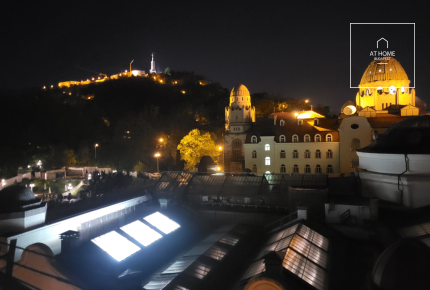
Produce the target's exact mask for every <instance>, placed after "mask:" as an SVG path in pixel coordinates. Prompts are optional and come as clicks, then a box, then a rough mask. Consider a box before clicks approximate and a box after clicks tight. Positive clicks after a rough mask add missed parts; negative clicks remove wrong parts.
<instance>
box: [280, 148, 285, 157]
mask: <svg viewBox="0 0 430 290" xmlns="http://www.w3.org/2000/svg"><path fill="white" fill-rule="evenodd" d="M281 158H285V150H281Z"/></svg>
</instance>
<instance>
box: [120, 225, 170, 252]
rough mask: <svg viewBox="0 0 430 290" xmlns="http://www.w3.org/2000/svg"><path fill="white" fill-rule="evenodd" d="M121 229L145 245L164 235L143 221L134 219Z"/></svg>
mask: <svg viewBox="0 0 430 290" xmlns="http://www.w3.org/2000/svg"><path fill="white" fill-rule="evenodd" d="M120 229H121V230H123V231H124V232H125V233H126V234H128V235H129V236H131V237H132V238H134V239H135V240H136V241H138V242H139V243H141V244H142V245H144V246H145V247H147V246H149V245H150V244H152V243H153V242H155V241H156V240H159V239H161V238H162V237H163V236H162V235H160V234H159V233H157V232H156V231H154V230H153V229H151V228H150V227H148V226H147V225H145V224H144V223H142V222H141V221H134V222H132V223H129V224H128V225H125V226H123V227H121V228H120Z"/></svg>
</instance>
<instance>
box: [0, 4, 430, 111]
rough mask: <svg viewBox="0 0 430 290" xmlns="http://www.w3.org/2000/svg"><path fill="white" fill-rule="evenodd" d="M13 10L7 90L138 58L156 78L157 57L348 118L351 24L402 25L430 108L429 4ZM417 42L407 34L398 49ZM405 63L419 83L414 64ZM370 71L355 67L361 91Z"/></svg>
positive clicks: (8, 8) (163, 63)
mask: <svg viewBox="0 0 430 290" xmlns="http://www.w3.org/2000/svg"><path fill="white" fill-rule="evenodd" d="M10 2H11V3H9V4H7V5H5V6H4V4H3V7H2V12H0V13H1V19H2V29H1V34H2V35H1V42H2V44H1V47H2V49H1V50H2V57H1V68H2V69H1V82H0V87H1V88H2V89H5V88H6V89H11V88H12V89H21V88H27V87H31V86H40V87H42V86H43V85H51V84H54V85H57V84H58V82H60V81H68V80H81V79H86V78H88V77H90V76H93V75H96V74H93V73H90V72H87V71H84V70H80V69H77V68H76V67H83V68H87V69H89V70H93V71H96V72H102V73H106V74H108V75H111V74H115V73H119V72H120V71H121V70H122V71H124V70H126V69H127V70H128V69H129V62H130V61H131V60H132V59H134V63H133V69H142V70H145V71H147V72H148V71H149V68H150V59H151V53H152V52H154V53H155V60H156V68H157V70H163V71H164V69H165V68H166V67H170V68H171V69H173V70H189V71H194V72H196V73H198V74H203V75H205V76H206V77H207V78H209V79H210V80H212V81H215V82H219V83H220V84H221V85H222V86H224V87H226V88H228V89H231V88H232V87H233V86H234V85H235V84H236V83H243V84H245V85H246V86H247V87H248V89H249V90H250V92H251V93H256V92H263V91H266V92H268V93H270V94H274V93H276V94H279V95H281V96H284V97H288V98H309V99H310V100H311V102H312V103H313V104H317V103H322V104H326V105H329V106H331V107H332V110H334V111H339V110H340V107H341V106H342V104H343V103H345V102H346V101H348V100H353V101H355V94H356V92H357V89H350V88H349V86H350V84H349V74H350V72H349V38H350V33H349V29H350V23H351V22H352V23H354V22H355V23H365V22H395V23H416V73H415V80H416V84H415V86H416V87H417V89H416V91H417V95H418V96H419V97H421V98H422V99H423V100H425V101H426V102H427V103H429V104H430V94H429V93H428V90H427V89H426V87H428V86H429V83H430V82H429V76H430V69H429V63H430V58H429V53H428V52H429V51H430V47H429V46H430V22H429V21H430V20H429V11H430V4H426V3H428V1H277V2H274V1H273V2H272V1H259V2H256V3H254V2H251V1H244V2H239V1H228V2H223V1H195V2H192V1H175V2H169V1H135V2H132V1H84V2H80V1H55V2H49V1H32V2H23V1H13V2H12V1H10ZM29 3H30V4H29ZM328 3H330V4H328ZM390 33H391V35H396V31H395V30H394V31H391V32H390ZM398 33H401V32H398ZM397 36H398V35H397ZM369 37H370V36H369ZM372 37H376V35H375V36H372ZM381 37H382V36H381ZM411 39H413V38H411V35H410V34H408V35H405V40H404V41H400V42H399V43H398V45H397V50H399V51H401V50H407V49H409V48H410V47H411V46H413V43H411V42H412V41H410V40H411ZM371 42H372V43H373V40H372V41H371ZM397 60H398V61H400V63H401V64H402V65H403V67H404V68H405V69H406V73H407V74H408V76H409V78H410V79H411V78H412V76H413V72H412V71H411V70H412V69H413V61H412V60H411V59H410V57H409V58H408V57H403V56H399V57H398V58H397ZM369 63H370V58H365V57H362V58H360V57H357V58H355V59H353V68H354V71H353V72H352V85H353V86H357V85H358V83H359V82H360V78H361V76H362V74H363V72H364V70H365V69H366V68H367V66H368V65H369ZM412 85H413V84H412ZM227 103H228V100H227V101H226V105H227Z"/></svg>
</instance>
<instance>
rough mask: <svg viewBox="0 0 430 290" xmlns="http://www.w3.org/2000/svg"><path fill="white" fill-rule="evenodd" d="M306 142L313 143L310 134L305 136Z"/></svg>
mask: <svg viewBox="0 0 430 290" xmlns="http://www.w3.org/2000/svg"><path fill="white" fill-rule="evenodd" d="M305 142H311V136H309V135H308V134H306V135H305Z"/></svg>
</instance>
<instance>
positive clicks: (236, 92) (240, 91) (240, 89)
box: [230, 84, 250, 97]
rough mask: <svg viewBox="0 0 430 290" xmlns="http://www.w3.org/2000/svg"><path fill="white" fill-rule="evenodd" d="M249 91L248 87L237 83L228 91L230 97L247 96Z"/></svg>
mask: <svg viewBox="0 0 430 290" xmlns="http://www.w3.org/2000/svg"><path fill="white" fill-rule="evenodd" d="M249 95H250V94H249V91H248V89H247V88H246V87H245V86H244V85H242V84H238V85H236V86H235V87H234V88H233V89H232V90H231V93H230V97H233V96H234V97H238V96H249Z"/></svg>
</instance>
